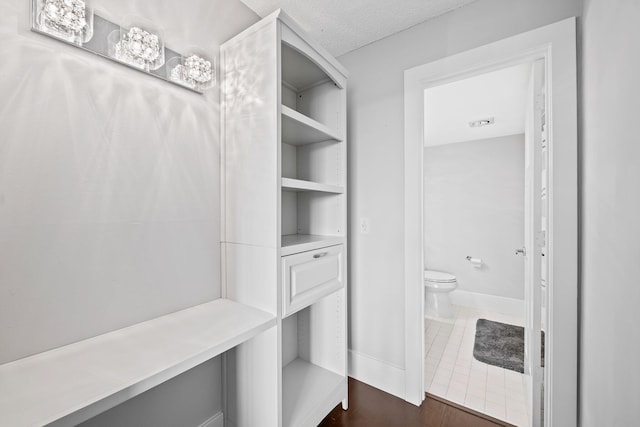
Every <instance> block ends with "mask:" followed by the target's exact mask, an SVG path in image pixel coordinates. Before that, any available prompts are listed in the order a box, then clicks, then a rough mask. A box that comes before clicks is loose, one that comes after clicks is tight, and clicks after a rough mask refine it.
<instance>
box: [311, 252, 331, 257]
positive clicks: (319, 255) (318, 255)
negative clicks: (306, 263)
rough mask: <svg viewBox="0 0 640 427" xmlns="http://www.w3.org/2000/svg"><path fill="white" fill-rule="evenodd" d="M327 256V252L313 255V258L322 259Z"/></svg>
mask: <svg viewBox="0 0 640 427" xmlns="http://www.w3.org/2000/svg"><path fill="white" fill-rule="evenodd" d="M328 254H329V252H321V253H319V254H315V255H314V256H313V257H314V258H322V257H323V256H327V255H328Z"/></svg>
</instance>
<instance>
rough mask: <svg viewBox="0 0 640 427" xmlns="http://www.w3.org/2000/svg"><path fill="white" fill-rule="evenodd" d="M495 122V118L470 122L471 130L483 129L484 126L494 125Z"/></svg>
mask: <svg viewBox="0 0 640 427" xmlns="http://www.w3.org/2000/svg"><path fill="white" fill-rule="evenodd" d="M493 122H494V118H493V117H489V118H488V119H482V120H475V121H473V122H469V127H470V128H481V127H482V126H489V125H492V124H493Z"/></svg>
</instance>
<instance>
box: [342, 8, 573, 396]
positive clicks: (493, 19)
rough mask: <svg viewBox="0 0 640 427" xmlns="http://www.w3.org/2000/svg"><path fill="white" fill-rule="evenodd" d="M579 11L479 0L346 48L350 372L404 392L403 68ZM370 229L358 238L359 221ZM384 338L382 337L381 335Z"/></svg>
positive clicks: (385, 388) (359, 234)
mask: <svg viewBox="0 0 640 427" xmlns="http://www.w3.org/2000/svg"><path fill="white" fill-rule="evenodd" d="M581 12H582V0H519V1H511V0H478V1H475V2H473V3H471V4H469V5H467V6H465V7H463V8H460V9H457V10H455V11H453V12H450V13H447V14H444V15H442V16H440V17H438V18H435V19H433V20H431V21H427V22H425V23H423V24H419V25H416V26H414V27H412V28H409V29H408V30H406V31H402V32H399V33H397V34H394V35H392V36H390V37H387V38H385V39H382V40H379V41H377V42H374V43H371V44H369V45H367V46H364V47H362V48H360V49H357V50H355V51H352V52H350V53H347V54H345V55H343V56H341V57H340V58H338V60H339V61H340V62H341V63H342V64H343V65H344V66H345V67H346V68H347V69H348V70H349V72H350V76H349V89H348V90H349V92H348V101H347V102H348V118H349V127H348V140H349V197H350V205H349V208H350V213H349V215H350V217H349V218H350V225H351V227H350V234H349V239H350V241H349V243H350V259H349V261H350V265H349V268H350V283H349V286H350V309H351V312H350V322H351V323H350V336H349V337H350V349H351V357H352V358H351V367H350V369H351V373H352V374H353V375H355V376H356V377H358V378H360V379H364V380H366V381H368V382H369V383H370V384H373V385H375V386H376V387H378V388H382V389H384V390H387V391H389V392H391V393H395V394H397V395H401V396H404V356H405V355H404V348H405V343H404V337H405V333H404V322H405V310H404V302H405V296H404V242H403V232H404V208H403V206H404V200H403V186H404V169H403V168H404V114H403V110H404V100H403V90H404V86H403V85H404V74H403V73H404V70H406V69H408V68H411V67H415V66H417V65H420V64H424V63H427V62H430V61H434V60H437V59H440V58H443V57H445V56H448V55H451V54H454V53H457V52H461V51H464V50H468V49H471V48H474V47H478V46H482V45H484V44H487V43H490V42H493V41H496V40H500V39H503V38H505V37H509V36H512V35H515V34H518V33H521V32H524V31H527V30H531V29H534V28H537V27H540V26H543V25H546V24H550V23H552V22H556V21H559V20H562V19H565V18H568V17H571V16H578V15H580V14H581ZM360 218H368V219H369V221H370V231H369V233H368V234H361V233H360V227H359V219H360ZM381 336H384V337H385V339H384V340H381V339H380V337H381Z"/></svg>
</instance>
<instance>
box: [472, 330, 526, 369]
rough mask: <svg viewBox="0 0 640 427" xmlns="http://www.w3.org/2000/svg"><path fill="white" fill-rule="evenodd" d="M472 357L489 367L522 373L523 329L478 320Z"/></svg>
mask: <svg viewBox="0 0 640 427" xmlns="http://www.w3.org/2000/svg"><path fill="white" fill-rule="evenodd" d="M473 357H475V358H476V359H477V360H479V361H480V362H484V363H488V364H489V365H493V366H499V367H501V368H506V369H511V370H512V371H516V372H520V373H523V372H524V328H523V327H521V326H514V325H507V324H505V323H500V322H493V321H491V320H487V319H478V321H477V322H476V340H475V344H474V345H473Z"/></svg>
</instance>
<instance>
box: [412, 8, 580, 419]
mask: <svg viewBox="0 0 640 427" xmlns="http://www.w3.org/2000/svg"><path fill="white" fill-rule="evenodd" d="M535 61H542V62H541V63H542V64H544V65H543V67H542V71H543V75H544V77H545V81H546V82H547V83H546V93H545V95H544V96H545V98H544V99H545V100H544V102H545V104H546V105H547V106H548V109H547V110H546V112H545V113H544V114H545V115H544V120H545V124H546V126H547V128H546V143H547V144H548V189H547V202H546V203H547V207H546V209H547V210H548V216H547V218H546V221H547V223H548V226H547V227H546V229H545V230H544V234H541V233H536V234H535V235H533V234H532V235H530V238H531V239H532V241H531V242H529V244H530V245H532V246H530V248H532V249H529V253H530V254H540V256H536V257H532V258H537V259H539V258H541V253H542V251H541V250H540V248H541V247H542V246H544V252H545V253H544V255H545V260H546V269H547V270H546V271H547V276H548V280H547V281H546V287H547V289H548V296H547V298H548V308H547V311H546V314H545V317H546V339H545V366H546V368H545V369H544V372H543V371H542V370H541V369H540V370H538V371H537V372H536V370H535V369H534V370H533V372H532V375H537V376H538V378H540V381H539V384H538V386H537V387H538V389H540V393H536V392H535V390H536V383H535V381H532V382H531V383H530V384H528V390H529V391H528V396H527V398H528V400H529V402H528V403H530V408H531V410H530V414H529V419H530V421H531V425H532V426H538V425H544V426H553V425H558V426H560V425H562V426H564V425H576V408H577V396H576V395H577V368H576V366H577V298H576V297H577V223H576V220H577V167H576V165H577V112H576V111H577V109H576V60H575V19H569V20H565V21H561V22H559V23H556V24H552V25H549V26H546V27H542V28H540V29H537V30H533V31H530V32H527V33H523V34H521V35H518V36H515V37H511V38H508V39H505V40H502V41H499V42H496V43H492V44H490V45H487V46H483V47H481V48H477V49H473V50H470V51H467V52H463V53H460V54H457V55H453V56H450V57H447V58H444V59H441V60H438V61H435V62H432V63H428V64H424V65H421V66H418V67H415V68H412V69H409V70H406V71H405V307H406V317H405V321H406V324H405V327H406V335H405V344H406V345H405V378H406V380H405V390H406V399H407V400H408V401H410V402H412V403H415V404H419V403H420V402H421V401H422V400H423V398H424V393H425V389H424V351H425V335H424V332H425V331H424V322H423V318H424V307H423V301H424V286H423V272H424V269H425V263H424V249H423V248H424V246H423V227H422V217H423V180H422V177H423V166H424V165H423V156H422V148H423V142H424V136H423V135H424V129H423V124H422V122H423V113H424V106H423V96H424V90H425V89H427V88H429V87H435V86H438V85H442V84H446V83H449V82H452V81H457V80H461V79H464V78H467V77H470V76H474V75H479V74H483V73H487V72H491V71H495V70H498V69H502V68H505V67H506V66H509V65H513V64H518V63H524V62H535ZM540 135H541V136H540V137H541V138H542V134H540ZM535 182H540V181H539V180H537V181H535ZM533 191H535V190H533ZM536 194H537V193H536ZM537 228H542V224H540V223H538V224H537ZM525 249H527V248H526V247H525ZM527 265H533V263H531V262H527ZM538 267H539V268H538ZM538 267H536V268H534V267H531V268H534V270H530V271H529V273H528V277H529V280H531V281H532V283H533V280H538V282H536V283H540V282H539V279H535V277H533V275H532V271H538V272H540V271H541V270H540V268H542V267H541V266H538ZM529 268H530V267H527V269H529ZM538 277H539V275H538ZM529 291H531V292H532V295H531V296H528V299H527V300H528V302H533V304H538V305H537V306H535V307H540V306H541V302H540V294H541V291H540V286H531V287H530V289H529V290H528V291H527V292H529ZM536 295H537V298H538V301H537V302H536V301H535V298H536ZM532 298H533V299H532ZM535 313H538V314H537V315H536V314H535ZM540 313H541V312H540V311H536V309H532V310H531V312H530V313H529V314H528V316H527V317H526V321H527V327H528V329H530V330H529V332H527V334H528V335H529V340H530V342H533V341H535V340H537V341H538V342H539V341H540V336H539V335H538V338H536V334H535V326H534V327H532V328H530V325H529V322H538V324H540V323H541V321H542V315H541V314H540ZM533 325H535V323H533ZM532 331H533V333H532ZM535 348H536V347H535V345H533V346H531V349H535ZM538 349H539V347H538ZM538 351H539V350H538ZM527 360H529V361H533V360H535V355H534V354H531V353H529V354H528V355H527ZM532 363H533V365H532V366H535V362H532ZM543 375H544V378H543V379H542V376H543ZM543 380H544V384H545V387H544V390H543V391H542V387H541V384H542V381H543ZM542 407H544V409H545V410H544V418H543V419H540V412H537V409H536V408H542ZM536 413H537V414H538V415H537V419H538V421H536V418H535V417H536V415H535V414H536Z"/></svg>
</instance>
